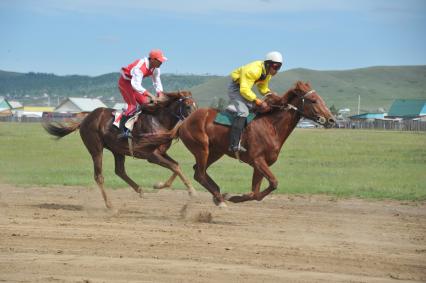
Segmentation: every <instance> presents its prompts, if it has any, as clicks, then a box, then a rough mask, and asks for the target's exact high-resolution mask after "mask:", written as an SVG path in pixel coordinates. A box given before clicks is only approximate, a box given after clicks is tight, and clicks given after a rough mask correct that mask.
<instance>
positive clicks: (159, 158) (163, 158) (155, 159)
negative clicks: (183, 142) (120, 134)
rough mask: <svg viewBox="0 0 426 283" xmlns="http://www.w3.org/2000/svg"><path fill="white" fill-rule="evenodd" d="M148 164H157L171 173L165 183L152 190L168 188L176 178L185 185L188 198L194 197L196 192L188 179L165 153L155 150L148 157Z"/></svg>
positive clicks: (156, 185)
mask: <svg viewBox="0 0 426 283" xmlns="http://www.w3.org/2000/svg"><path fill="white" fill-rule="evenodd" d="M147 160H148V162H151V163H155V164H158V165H160V166H163V167H166V168H168V169H170V170H171V171H173V174H172V176H170V178H169V179H168V180H167V181H166V182H165V183H163V182H159V183H157V184H155V185H154V189H163V188H168V187H170V186H171V185H172V183H173V181H174V180H175V178H176V177H177V176H179V178H180V179H181V180H182V182H183V183H184V184H185V186H186V188H187V191H188V194H189V195H190V196H195V195H196V190H195V189H194V187H193V186H192V184H191V182H190V181H189V179H188V178H187V177H186V176H185V175H184V174H183V173H182V169H181V168H180V166H179V164H178V163H177V162H176V161H175V160H173V159H172V158H171V157H170V156H168V155H167V154H166V153H162V152H161V151H159V150H155V151H154V152H153V153H152V154H151V155H150V156H149V157H148V159H147Z"/></svg>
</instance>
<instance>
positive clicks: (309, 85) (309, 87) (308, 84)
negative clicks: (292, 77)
mask: <svg viewBox="0 0 426 283" xmlns="http://www.w3.org/2000/svg"><path fill="white" fill-rule="evenodd" d="M305 85H306V86H307V87H308V89H309V90H311V89H312V87H311V84H310V83H309V82H308V81H306V82H305Z"/></svg>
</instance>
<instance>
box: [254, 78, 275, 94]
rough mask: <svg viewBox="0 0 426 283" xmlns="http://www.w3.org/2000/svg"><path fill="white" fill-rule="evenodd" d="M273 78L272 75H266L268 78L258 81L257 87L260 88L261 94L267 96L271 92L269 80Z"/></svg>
mask: <svg viewBox="0 0 426 283" xmlns="http://www.w3.org/2000/svg"><path fill="white" fill-rule="evenodd" d="M270 79H271V75H268V76H266V79H265V80H263V81H261V82H259V83H257V89H258V90H259V92H260V94H262V95H263V96H265V95H266V94H268V93H271V92H272V91H271V90H270V89H269V81H270Z"/></svg>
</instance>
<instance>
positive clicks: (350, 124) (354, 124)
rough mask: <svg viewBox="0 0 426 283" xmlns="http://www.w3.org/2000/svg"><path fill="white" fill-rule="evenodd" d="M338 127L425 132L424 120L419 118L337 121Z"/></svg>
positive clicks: (425, 123)
mask: <svg viewBox="0 0 426 283" xmlns="http://www.w3.org/2000/svg"><path fill="white" fill-rule="evenodd" d="M338 128H349V129H375V130H393V131H413V132H425V131H426V121H419V120H401V121H395V120H372V121H361V120H358V121H341V122H339V123H338Z"/></svg>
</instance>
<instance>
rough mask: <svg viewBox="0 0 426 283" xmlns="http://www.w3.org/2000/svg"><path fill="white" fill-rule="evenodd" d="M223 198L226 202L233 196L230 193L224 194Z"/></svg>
mask: <svg viewBox="0 0 426 283" xmlns="http://www.w3.org/2000/svg"><path fill="white" fill-rule="evenodd" d="M222 197H223V199H224V200H229V199H230V198H231V197H232V196H231V195H230V194H228V193H224V194H222Z"/></svg>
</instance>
